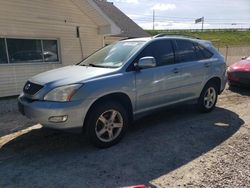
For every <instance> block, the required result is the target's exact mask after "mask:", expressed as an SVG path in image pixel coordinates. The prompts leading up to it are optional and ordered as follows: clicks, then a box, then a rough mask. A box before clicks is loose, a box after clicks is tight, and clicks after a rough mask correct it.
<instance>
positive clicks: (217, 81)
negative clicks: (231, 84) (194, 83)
mask: <svg viewBox="0 0 250 188" xmlns="http://www.w3.org/2000/svg"><path fill="white" fill-rule="evenodd" d="M210 83H214V84H215V85H216V86H217V88H218V94H220V93H221V79H220V78H219V77H217V76H215V77H212V78H210V79H209V80H208V81H207V83H206V84H205V85H204V87H203V88H205V87H206V86H207V85H208V84H210Z"/></svg>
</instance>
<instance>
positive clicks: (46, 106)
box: [18, 97, 86, 131]
mask: <svg viewBox="0 0 250 188" xmlns="http://www.w3.org/2000/svg"><path fill="white" fill-rule="evenodd" d="M18 109H19V111H20V113H22V114H23V115H24V116H26V117H28V118H29V119H32V120H33V121H35V122H38V123H40V124H42V125H43V126H45V127H50V128H55V129H65V130H67V129H68V130H76V129H79V131H80V130H81V128H82V126H83V122H84V118H85V115H86V110H85V108H84V104H82V103H80V102H79V101H71V102H50V101H31V100H28V99H27V98H25V97H19V98H18ZM59 116H67V120H66V121H65V122H57V123H55V122H51V121H50V120H49V119H50V118H51V117H59Z"/></svg>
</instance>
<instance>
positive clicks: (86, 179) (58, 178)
mask: <svg viewBox="0 0 250 188" xmlns="http://www.w3.org/2000/svg"><path fill="white" fill-rule="evenodd" d="M243 124H244V121H243V120H242V119H240V118H239V116H238V115H237V114H235V113H234V112H232V111H229V110H227V109H223V108H216V109H215V110H214V111H213V112H212V113H209V114H200V113H198V112H197V111H196V110H195V109H194V106H193V105H185V106H178V107H171V108H167V109H164V110H162V111H159V112H156V113H154V114H153V115H150V116H147V117H144V118H143V119H141V120H138V121H136V122H135V123H134V126H133V127H131V128H130V130H129V131H128V133H127V135H126V136H125V138H124V139H123V140H122V142H121V143H119V144H118V145H116V146H114V147H111V148H108V149H102V150H100V149H96V148H93V147H91V146H90V145H89V144H88V143H86V140H85V138H83V137H82V136H81V135H75V134H70V133H62V132H58V131H53V130H48V129H37V130H33V131H31V132H29V133H27V134H25V135H22V136H20V137H17V138H16V139H14V140H12V141H10V142H9V143H7V144H5V145H4V146H3V147H2V148H1V149H0V177H1V179H0V187H8V186H16V187H91V188H95V187H98V188H99V187H108V188H110V187H122V186H131V185H136V184H150V181H151V180H153V179H155V178H158V177H160V176H162V175H164V174H167V173H169V172H171V171H173V170H175V169H177V168H179V167H181V166H182V165H185V164H187V163H188V162H190V161H192V160H193V159H195V158H197V157H199V156H201V155H203V154H204V153H206V152H208V151H209V150H211V149H213V148H214V147H216V146H218V145H219V144H221V143H222V142H223V141H225V140H227V139H228V138H229V137H231V136H232V135H233V134H234V133H235V132H236V131H237V130H238V129H239V128H240V126H241V125H243Z"/></svg>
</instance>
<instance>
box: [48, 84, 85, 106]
mask: <svg viewBox="0 0 250 188" xmlns="http://www.w3.org/2000/svg"><path fill="white" fill-rule="evenodd" d="M81 86H82V84H73V85H67V86H61V87H57V88H55V89H53V90H51V91H50V92H49V93H47V94H46V95H45V96H44V100H46V101H58V102H65V101H70V100H71V97H72V96H73V95H74V94H75V93H76V91H77V90H78V89H79V88H80V87H81Z"/></svg>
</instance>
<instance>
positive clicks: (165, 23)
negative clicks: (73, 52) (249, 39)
mask: <svg viewBox="0 0 250 188" xmlns="http://www.w3.org/2000/svg"><path fill="white" fill-rule="evenodd" d="M109 1H110V2H113V3H114V5H115V6H116V7H118V8H119V9H120V10H122V11H123V12H124V13H125V14H126V15H128V16H129V17H130V18H131V19H132V20H134V21H135V22H136V23H137V24H139V25H140V26H141V27H142V28H144V29H152V28H153V21H152V20H153V11H154V12H155V29H200V28H201V23H198V24H195V19H198V18H201V17H204V28H205V29H212V28H219V29H221V28H250V0H109Z"/></svg>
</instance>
